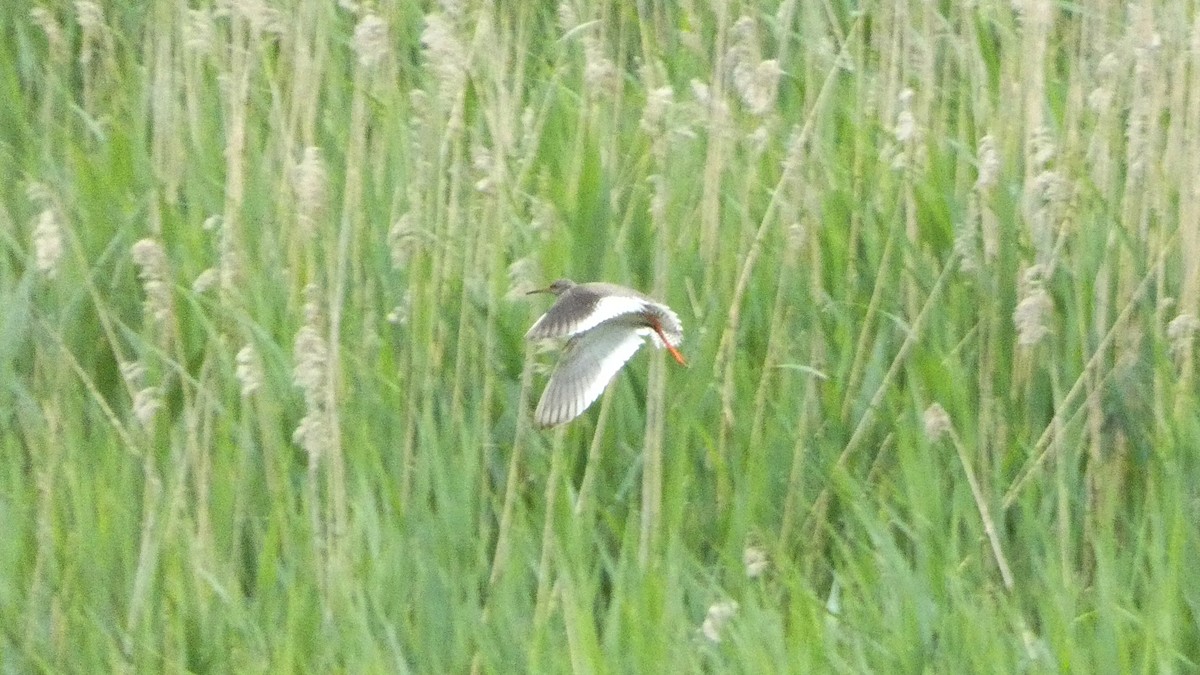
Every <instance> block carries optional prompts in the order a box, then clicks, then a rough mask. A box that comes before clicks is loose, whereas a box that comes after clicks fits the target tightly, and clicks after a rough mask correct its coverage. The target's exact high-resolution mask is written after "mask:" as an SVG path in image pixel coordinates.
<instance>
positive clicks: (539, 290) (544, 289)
mask: <svg viewBox="0 0 1200 675" xmlns="http://www.w3.org/2000/svg"><path fill="white" fill-rule="evenodd" d="M549 292H550V287H549V286H547V287H545V288H535V289H533V290H532V291H526V292H525V295H537V294H538V293H549Z"/></svg>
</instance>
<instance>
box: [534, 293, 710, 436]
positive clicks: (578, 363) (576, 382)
mask: <svg viewBox="0 0 1200 675" xmlns="http://www.w3.org/2000/svg"><path fill="white" fill-rule="evenodd" d="M530 293H531V294H532V293H552V294H554V295H555V296H557V297H558V300H556V301H555V303H554V305H553V306H552V307H550V309H549V310H547V311H546V313H545V314H543V315H542V316H541V318H539V319H538V320H537V321H535V322H534V324H533V327H532V328H530V329H529V332H528V333H526V334H525V337H526V338H528V339H530V340H543V339H549V338H568V341H567V346H566V348H565V349H563V353H562V356H561V357H560V358H559V361H558V365H557V366H556V367H555V369H554V372H553V373H552V374H551V375H550V383H549V384H547V385H546V390H545V391H544V392H543V393H542V398H541V400H540V401H538V405H537V409H536V410H535V411H534V413H533V419H534V421H535V422H536V423H537V425H538V426H540V427H552V426H556V425H559V424H563V423H565V422H569V421H571V420H573V419H575V418H576V417H578V416H579V415H581V414H582V413H583V411H584V410H587V408H588V406H590V405H591V404H592V403H594V402H595V401H596V399H597V398H599V397H600V394H602V393H603V392H604V389H605V387H607V386H608V383H609V382H610V381H612V379H613V377H614V376H616V374H617V372H618V371H619V370H621V367H622V366H624V365H625V363H626V362H627V361H629V359H630V358H632V357H633V355H634V354H636V353H637V350H638V349H640V348H641V346H642V343H643V342H644V341H645V338H650V340H651V341H652V342H653V343H654V346H656V347H658V348H660V349H661V348H664V347H665V348H666V349H667V351H669V352H670V353H671V356H673V357H675V360H676V361H678V362H679V363H680V365H685V366H686V365H687V362H686V361H684V359H683V355H682V354H680V353H679V345H680V343H682V342H683V326H682V325H681V324H680V323H679V316H678V315H677V314H675V312H674V311H672V310H671V308H670V307H667V306H666V305H664V304H663V303H661V302H658V301H656V300H652V299H650V298H648V297H646V296H645V295H642V294H641V293H638V292H637V291H635V290H633V289H631V288H625V287H624V286H618V285H616V284H607V283H602V282H591V283H585V284H577V283H575V282H574V281H571V280H570V279H559V280H558V281H555V282H554V283H552V284H550V286H548V287H547V288H543V289H539V290H536V291H530Z"/></svg>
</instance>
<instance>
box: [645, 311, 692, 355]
mask: <svg viewBox="0 0 1200 675" xmlns="http://www.w3.org/2000/svg"><path fill="white" fill-rule="evenodd" d="M650 327H651V328H653V329H654V332H655V333H658V337H659V338H661V339H662V341H663V344H664V345H666V346H667V351H669V352H671V356H674V357H675V360H676V361H678V362H679V365H681V366H686V365H687V361H684V360H683V354H680V353H679V350H678V349H676V348H675V347H674V346H673V345H672V344H671V341H670V340H668V339H667V336H666V335H663V330H662V326H659V325H658V322H657V321H656V322H654V323H652V324H651V326H650Z"/></svg>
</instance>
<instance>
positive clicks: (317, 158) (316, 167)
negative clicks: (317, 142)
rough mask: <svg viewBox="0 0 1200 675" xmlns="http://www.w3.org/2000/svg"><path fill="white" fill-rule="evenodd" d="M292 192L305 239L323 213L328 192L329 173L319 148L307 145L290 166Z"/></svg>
mask: <svg viewBox="0 0 1200 675" xmlns="http://www.w3.org/2000/svg"><path fill="white" fill-rule="evenodd" d="M292 192H293V193H294V194H295V195H296V217H297V225H298V226H299V233H300V236H301V238H302V239H303V240H304V241H307V240H309V239H310V238H311V237H312V235H313V234H314V231H315V229H316V223H317V222H318V221H320V219H321V217H322V216H323V215H324V213H325V205H326V199H327V196H328V192H329V175H328V173H327V172H326V170H325V161H324V159H322V157H321V149H320V148H318V147H315V146H309V147H307V148H305V149H304V155H303V157H302V158H301V159H300V161H299V162H297V164H296V166H295V167H293V168H292Z"/></svg>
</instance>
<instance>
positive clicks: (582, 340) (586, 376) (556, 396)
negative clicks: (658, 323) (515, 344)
mask: <svg viewBox="0 0 1200 675" xmlns="http://www.w3.org/2000/svg"><path fill="white" fill-rule="evenodd" d="M535 327H536V326H535ZM643 334H644V331H643V330H631V329H630V327H629V326H622V325H614V324H604V325H598V326H595V327H594V328H592V329H591V330H589V331H587V332H586V333H583V334H581V335H577V336H576V337H574V338H573V339H572V340H571V341H570V342H569V343H567V347H566V349H565V350H564V351H563V355H562V358H561V359H559V362H558V367H557V368H555V370H554V374H553V375H551V376H550V383H549V384H547V385H546V391H544V392H543V393H542V399H541V400H540V401H538V405H537V410H535V411H534V413H533V418H534V421H535V422H536V423H537V424H538V426H542V427H552V426H555V425H558V424H562V423H564V422H569V421H571V420H573V419H575V418H576V417H578V416H579V415H580V414H582V413H583V411H584V410H587V408H588V406H590V405H591V404H592V403H594V402H595V401H596V399H597V398H599V397H600V394H602V393H604V389H605V387H607V386H608V383H609V382H610V381H612V379H613V377H614V376H615V375H616V374H617V372H618V371H620V370H621V367H622V366H624V365H625V363H626V362H627V361H629V359H630V358H632V357H633V355H634V354H636V353H637V350H638V349H639V348H640V347H641V346H642V342H643V337H642V336H643Z"/></svg>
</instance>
